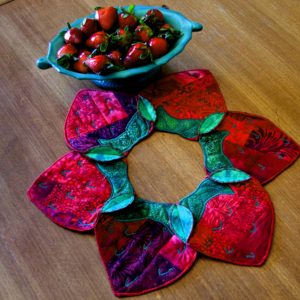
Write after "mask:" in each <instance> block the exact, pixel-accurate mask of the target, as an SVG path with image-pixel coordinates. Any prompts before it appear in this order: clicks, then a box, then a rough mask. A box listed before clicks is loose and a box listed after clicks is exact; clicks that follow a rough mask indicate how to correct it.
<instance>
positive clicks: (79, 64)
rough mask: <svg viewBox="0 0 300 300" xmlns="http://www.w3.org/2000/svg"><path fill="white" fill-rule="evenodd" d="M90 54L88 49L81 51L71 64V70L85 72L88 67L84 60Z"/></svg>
mask: <svg viewBox="0 0 300 300" xmlns="http://www.w3.org/2000/svg"><path fill="white" fill-rule="evenodd" d="M90 54H91V52H90V51H86V50H84V51H82V52H81V53H80V55H79V57H78V60H77V61H75V63H74V64H73V70H74V71H76V72H79V73H87V72H88V70H89V69H88V67H87V66H86V65H85V64H84V62H85V61H86V60H87V59H88V57H89V55H90Z"/></svg>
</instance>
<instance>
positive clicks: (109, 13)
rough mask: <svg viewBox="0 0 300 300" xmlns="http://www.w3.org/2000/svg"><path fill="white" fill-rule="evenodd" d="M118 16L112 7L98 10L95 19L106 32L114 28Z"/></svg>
mask: <svg viewBox="0 0 300 300" xmlns="http://www.w3.org/2000/svg"><path fill="white" fill-rule="evenodd" d="M117 16H118V14H117V10H116V9H115V8H114V7H112V6H109V7H104V8H102V7H100V8H97V9H96V15H95V18H96V20H98V22H99V24H100V26H101V27H102V29H103V30H105V31H109V30H110V29H111V28H112V27H113V26H114V24H115V22H116V21H117Z"/></svg>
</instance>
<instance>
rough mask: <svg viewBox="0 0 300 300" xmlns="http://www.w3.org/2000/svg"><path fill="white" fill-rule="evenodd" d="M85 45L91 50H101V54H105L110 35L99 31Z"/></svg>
mask: <svg viewBox="0 0 300 300" xmlns="http://www.w3.org/2000/svg"><path fill="white" fill-rule="evenodd" d="M85 45H86V46H88V47H90V48H101V49H100V50H101V52H105V51H106V49H107V46H108V35H107V34H106V33H105V32H104V31H97V32H95V33H94V34H92V35H91V36H90V37H89V38H88V39H87V40H86V41H85Z"/></svg>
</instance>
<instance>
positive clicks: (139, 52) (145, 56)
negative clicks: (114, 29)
mask: <svg viewBox="0 0 300 300" xmlns="http://www.w3.org/2000/svg"><path fill="white" fill-rule="evenodd" d="M151 58H152V57H151V51H150V50H149V48H148V47H147V45H146V44H143V43H136V44H134V45H132V46H131V47H130V48H129V50H128V52H127V55H126V57H125V59H124V66H125V67H126V68H131V67H133V66H138V65H143V64H146V63H148V62H149V60H151Z"/></svg>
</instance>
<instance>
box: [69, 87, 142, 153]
mask: <svg viewBox="0 0 300 300" xmlns="http://www.w3.org/2000/svg"><path fill="white" fill-rule="evenodd" d="M137 101H138V96H135V95H129V94H125V93H119V92H112V91H104V90H89V89H84V90H81V91H79V92H78V93H77V94H76V96H75V98H74V100H73V103H72V105H71V108H70V110H69V113H68V116H67V119H66V122H65V138H66V142H67V144H68V146H69V147H70V148H71V149H73V150H76V151H80V152H86V151H88V150H89V149H91V148H93V147H96V146H98V140H99V139H112V138H115V137H117V136H118V135H120V134H121V133H123V132H124V130H125V128H126V125H127V124H128V122H129V121H130V119H131V117H132V116H133V114H134V113H135V112H136V111H137V108H136V106H137Z"/></svg>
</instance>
